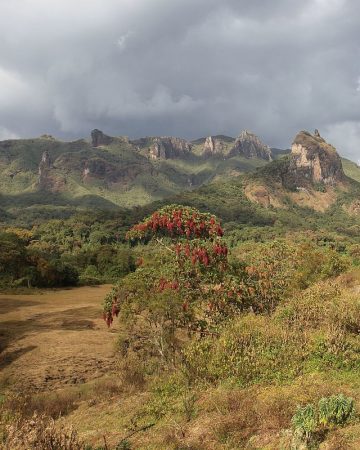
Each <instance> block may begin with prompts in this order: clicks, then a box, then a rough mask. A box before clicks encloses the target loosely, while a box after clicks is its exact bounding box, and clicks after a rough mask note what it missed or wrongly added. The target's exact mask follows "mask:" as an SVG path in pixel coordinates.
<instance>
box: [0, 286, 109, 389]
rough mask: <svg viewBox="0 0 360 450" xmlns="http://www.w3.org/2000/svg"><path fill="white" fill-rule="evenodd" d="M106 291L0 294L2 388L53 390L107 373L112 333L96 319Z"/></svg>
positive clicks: (73, 290)
mask: <svg viewBox="0 0 360 450" xmlns="http://www.w3.org/2000/svg"><path fill="white" fill-rule="evenodd" d="M109 289H110V286H109V285H104V286H96V287H80V288H74V289H63V290H53V291H43V292H40V293H38V294H34V295H7V294H1V295H0V350H1V354H0V371H1V377H0V382H1V389H2V390H7V389H10V390H17V391H21V392H23V391H24V390H26V391H28V392H44V391H53V390H55V389H58V388H62V387H65V386H71V385H77V384H81V383H84V382H88V381H90V380H93V379H96V378H99V377H100V376H102V375H103V374H104V373H105V372H108V371H109V370H111V367H112V364H113V361H114V341H115V339H116V329H114V328H113V329H112V330H111V331H112V332H109V330H108V329H107V328H106V326H105V324H104V321H103V320H102V317H101V314H102V312H101V302H102V299H103V297H104V296H105V294H106V293H107V291H108V290H109ZM115 328H116V327H115Z"/></svg>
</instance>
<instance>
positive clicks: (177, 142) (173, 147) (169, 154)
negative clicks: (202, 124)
mask: <svg viewBox="0 0 360 450" xmlns="http://www.w3.org/2000/svg"><path fill="white" fill-rule="evenodd" d="M190 151H191V144H190V143H189V142H188V141H186V140H185V139H180V138H175V137H156V138H153V144H152V145H151V147H150V149H149V156H150V158H151V159H173V158H178V157H181V156H186V155H187V154H189V153H190Z"/></svg>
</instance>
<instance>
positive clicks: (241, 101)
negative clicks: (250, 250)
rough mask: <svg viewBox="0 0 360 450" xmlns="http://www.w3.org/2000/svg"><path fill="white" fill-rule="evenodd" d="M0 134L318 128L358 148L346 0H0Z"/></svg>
mask: <svg viewBox="0 0 360 450" xmlns="http://www.w3.org/2000/svg"><path fill="white" fill-rule="evenodd" d="M0 17H1V32H0V139H6V138H12V137H34V136H38V135H40V134H43V133H50V134H53V135H54V136H56V137H60V138H64V139H73V138H77V137H85V136H88V135H89V134H90V131H91V129H93V128H100V129H102V130H103V131H104V132H106V133H108V134H112V135H128V136H130V137H139V136H145V135H176V136H181V137H186V138H195V137H200V136H206V135H210V134H213V135H214V134H228V135H232V136H236V135H238V134H239V133H240V131H241V130H242V129H245V128H246V129H249V130H251V131H253V132H255V133H256V134H258V135H259V136H260V137H261V138H262V139H263V140H264V141H265V142H266V143H267V144H269V145H270V146H274V147H289V146H290V144H291V141H292V139H293V137H294V135H295V134H296V132H297V131H299V130H301V129H309V130H313V129H314V128H319V130H320V133H321V134H322V135H323V136H324V137H325V138H327V139H328V140H329V141H330V142H331V143H333V144H334V145H335V146H336V147H337V148H338V150H339V152H340V153H341V154H343V155H346V156H349V157H351V158H352V159H354V160H359V159H360V78H359V77H360V1H358V0H301V1H300V0H271V1H270V0H71V1H70V0H0Z"/></svg>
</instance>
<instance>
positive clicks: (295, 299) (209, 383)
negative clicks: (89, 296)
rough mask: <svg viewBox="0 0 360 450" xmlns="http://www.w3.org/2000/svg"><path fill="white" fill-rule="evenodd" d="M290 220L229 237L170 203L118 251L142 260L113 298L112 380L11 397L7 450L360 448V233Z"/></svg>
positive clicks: (108, 304) (5, 417)
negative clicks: (293, 223) (114, 352)
mask: <svg viewBox="0 0 360 450" xmlns="http://www.w3.org/2000/svg"><path fill="white" fill-rule="evenodd" d="M200 195H201V193H200V194H199V196H200ZM214 195H216V193H214ZM198 199H199V197H198ZM198 199H196V200H197V201H199V200H198ZM226 200H227V202H231V197H230V196H228V197H226ZM193 201H194V200H193ZM208 202H211V197H209V199H208ZM239 205H240V207H241V200H240V201H239ZM243 205H245V206H246V203H245V201H244V203H243ZM221 207H222V206H221V205H218V208H221ZM243 210H244V209H243ZM231 211H232V214H235V215H236V214H237V213H236V209H235V207H234V208H233V209H232V210H231ZM254 211H255V212H256V207H254V210H253V212H254ZM259 212H260V210H259ZM225 214H226V213H225V212H224V215H225ZM227 214H229V213H227ZM263 214H264V216H263V217H265V218H269V217H270V216H271V214H274V212H273V211H269V212H267V213H266V212H263ZM291 214H292V213H291V211H285V212H282V213H280V214H279V216H280V217H279V223H278V225H277V227H278V228H276V226H271V225H270V224H269V223H268V224H263V227H261V228H260V227H259V226H257V227H254V226H252V227H249V225H247V226H244V227H241V226H240V227H238V228H236V229H235V228H234V227H233V225H232V224H231V221H229V220H227V223H225V227H224V230H223V228H222V226H221V225H220V222H219V220H218V218H217V217H216V216H214V215H212V214H208V213H202V212H200V211H198V210H197V209H195V208H193V207H183V206H178V205H171V206H167V207H164V208H162V209H160V210H158V211H156V212H155V213H153V214H151V215H150V216H149V217H147V218H146V219H145V220H143V221H142V222H140V223H138V224H136V225H135V226H133V227H132V228H131V229H130V231H129V232H128V233H127V236H125V233H123V234H122V235H121V238H120V237H119V241H120V242H112V243H111V244H110V247H111V248H112V249H118V251H120V250H121V251H124V252H127V253H124V254H123V255H122V256H121V260H124V259H125V260H126V258H131V261H132V264H133V266H130V265H127V266H126V270H123V271H122V272H121V274H119V275H118V279H119V282H118V284H117V285H116V286H115V287H114V289H113V290H112V291H111V292H110V294H109V295H107V297H106V298H105V302H104V319H105V321H106V323H107V325H108V326H109V327H110V331H111V329H112V328H111V327H112V326H113V325H114V324H117V323H118V322H117V320H119V325H120V332H119V336H118V340H117V355H118V363H117V365H116V367H115V368H114V372H113V373H109V374H108V376H107V377H104V378H102V379H100V380H98V381H97V382H96V383H86V384H85V385H79V386H75V387H74V388H73V389H72V390H67V389H62V390H61V391H59V392H58V393H57V394H56V396H54V397H53V398H52V399H50V398H49V397H48V395H45V394H42V393H39V394H36V395H35V394H31V393H30V395H20V398H19V396H18V395H17V396H16V395H15V396H14V394H12V393H11V389H9V390H8V391H7V392H6V395H5V396H4V398H3V402H2V423H3V441H4V446H5V448H13V449H16V448H49V449H50V448H69V449H75V448H79V449H80V448H81V449H85V448H87V449H89V450H90V449H91V448H92V449H94V448H97V449H100V448H102V449H106V448H108V449H109V448H112V449H115V448H117V449H126V448H127V449H131V448H134V449H135V448H136V449H159V448H160V449H185V448H191V449H280V448H283V449H296V448H297V449H301V448H323V449H324V448H326V449H334V450H335V449H345V448H353V449H355V448H358V447H359V445H360V425H359V421H358V405H359V401H360V390H359V379H360V378H359V372H360V358H359V354H360V338H359V329H360V303H359V286H360V271H359V270H358V264H359V259H358V258H359V250H358V249H359V243H358V242H357V239H358V238H357V236H356V234H355V233H353V234H350V233H346V232H344V230H345V224H343V227H342V228H340V227H339V228H338V229H337V230H335V229H332V230H330V229H328V230H327V229H326V227H323V229H322V231H321V232H319V231H316V230H311V229H309V228H308V229H306V228H305V226H304V227H302V224H301V220H300V221H299V226H298V228H297V229H295V227H294V228H292V227H287V229H286V230H285V227H284V228H283V229H282V230H281V223H284V222H282V220H283V221H284V220H285V219H284V218H285V217H287V218H291V217H292V216H291ZM308 215H309V216H310V213H309V214H308ZM252 217H253V218H254V217H256V216H254V214H252ZM259 217H260V216H259ZM312 217H313V220H314V223H315V221H316V220H318V221H320V220H325V219H324V218H322V217H321V216H320V215H319V216H316V215H315V214H313V215H312ZM73 225H74V224H73ZM355 225H356V224H355V223H354V224H353V225H349V221H348V222H347V223H346V227H347V228H346V229H348V228H349V226H350V227H351V226H355ZM40 229H41V228H40ZM47 229H49V228H48V226H45V230H47ZM63 229H66V228H64V224H63ZM73 229H75V227H74V226H73V227H72V230H73ZM95 229H96V225H94V231H92V232H95ZM124 229H125V227H124ZM13 231H14V230H13ZM224 231H225V233H224ZM92 232H91V233H90V235H89V236H91V234H92ZM5 233H7V235H9V234H10V235H11V236H12V239H15V237H13V236H14V235H16V236H18V234H19V233H18V232H16V233H13V232H9V230H7V231H6V232H5ZM42 233H43V234H42V241H44V236H46V234H45V231H44V230H43V231H42ZM267 233H268V236H267ZM110 234H111V233H110ZM58 235H59V239H60V237H61V236H63V237H61V239H63V241H62V244H61V245H65V246H66V245H69V243H68V241H67V240H66V236H69V234H68V233H65V237H64V235H62V234H61V233H59V234H58ZM21 239H23V238H21ZM89 239H90V238H89ZM112 239H113V238H112ZM50 240H51V238H49V241H50ZM125 240H127V241H128V242H130V247H128V246H126V244H125ZM33 245H34V243H33V242H32V241H31V240H30V241H28V243H27V245H25V253H26V252H29V251H30V248H31V247H32V246H33ZM127 245H128V244H127ZM29 247H30V248H29ZM103 247H104V245H102V246H101V247H100V246H99V247H98V249H100V248H101V249H102V248H103ZM64 248H66V247H64ZM68 248H70V247H68ZM105 248H106V245H105ZM72 254H74V252H73V253H72ZM75 254H76V252H75ZM124 255H127V256H126V257H125V258H124ZM26 257H28V256H26ZM4 266H5V265H4ZM114 266H115V267H116V266H117V264H114ZM117 316H118V319H117V318H116V317H117ZM104 326H105V325H104ZM34 413H36V414H37V416H35V417H33V414H34ZM49 417H50V418H49ZM51 418H52V419H54V421H52V419H51ZM70 426H73V427H75V428H76V429H77V433H75V432H74V430H73V429H70ZM50 440H51V442H53V446H52V447H51V446H49V444H48V442H50ZM65 443H66V444H65ZM6 445H7V447H6ZM46 445H48V446H47V447H46ZM66 446H67V447H66Z"/></svg>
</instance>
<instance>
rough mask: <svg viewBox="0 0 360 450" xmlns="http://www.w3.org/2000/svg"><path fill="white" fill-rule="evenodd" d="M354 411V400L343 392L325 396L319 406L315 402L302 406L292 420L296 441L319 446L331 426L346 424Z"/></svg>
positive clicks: (312, 446) (308, 445)
mask: <svg viewBox="0 0 360 450" xmlns="http://www.w3.org/2000/svg"><path fill="white" fill-rule="evenodd" d="M354 412H355V408H354V400H353V399H352V398H350V397H345V396H344V395H343V394H338V395H332V396H331V397H323V398H321V399H320V400H319V402H318V404H317V407H315V406H314V405H313V404H307V405H305V406H304V407H302V408H301V407H300V408H298V410H297V411H296V413H295V415H294V416H293V418H292V420H291V423H292V427H293V431H294V441H295V442H296V441H297V443H298V444H299V443H303V444H305V445H306V446H307V448H317V447H318V444H319V443H320V442H321V441H322V440H323V439H324V437H325V435H326V433H327V431H328V430H329V429H330V428H333V427H336V426H343V425H345V424H346V423H347V422H348V421H349V420H350V419H351V418H352V417H353V415H354ZM299 441H300V442H299Z"/></svg>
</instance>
